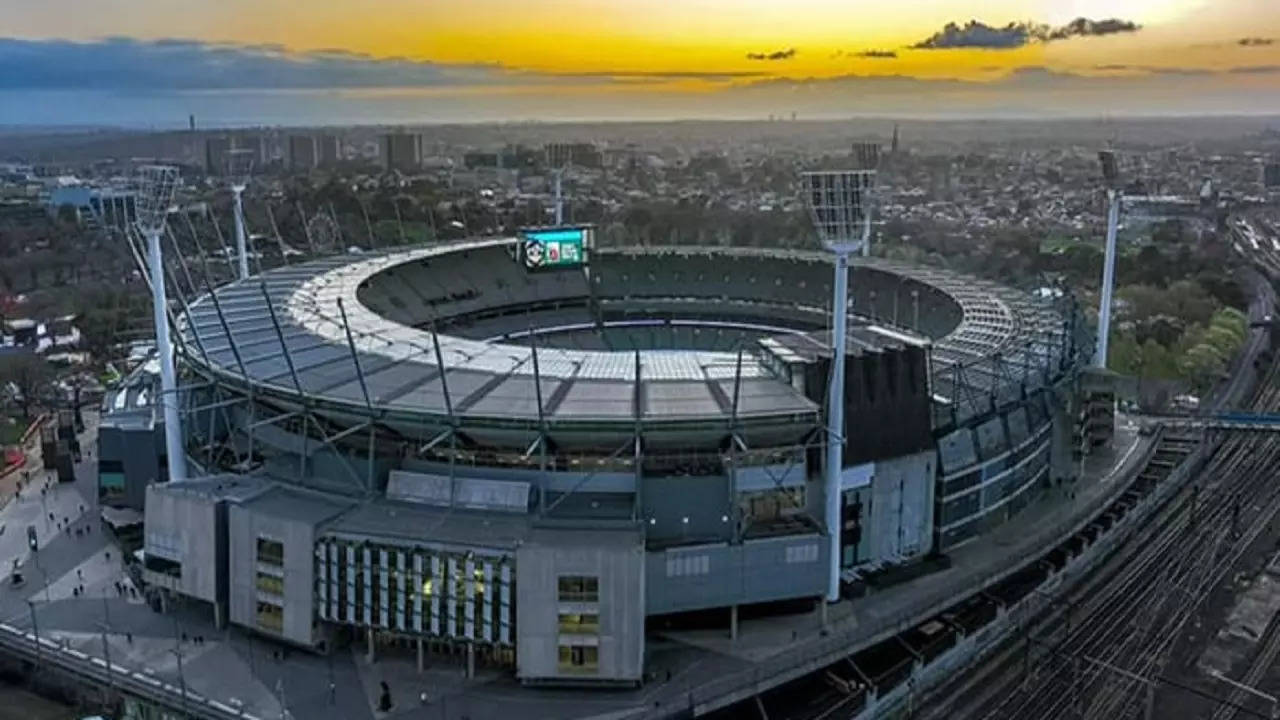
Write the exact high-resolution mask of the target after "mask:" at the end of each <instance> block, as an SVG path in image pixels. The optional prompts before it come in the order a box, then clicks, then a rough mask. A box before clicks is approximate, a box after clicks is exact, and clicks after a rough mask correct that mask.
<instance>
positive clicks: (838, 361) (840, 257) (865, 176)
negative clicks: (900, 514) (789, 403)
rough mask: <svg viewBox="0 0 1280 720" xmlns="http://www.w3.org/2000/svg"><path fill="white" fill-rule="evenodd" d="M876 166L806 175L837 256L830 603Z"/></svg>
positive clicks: (821, 232) (830, 407)
mask: <svg viewBox="0 0 1280 720" xmlns="http://www.w3.org/2000/svg"><path fill="white" fill-rule="evenodd" d="M875 178H876V171H875V170H827V171H819V172H807V173H804V174H803V175H801V179H802V187H803V192H804V193H805V204H806V205H808V207H809V214H810V215H811V217H812V218H813V225H814V228H815V229H816V230H817V231H818V238H819V239H820V240H822V244H823V245H825V246H826V247H827V249H828V250H830V251H831V252H833V253H834V254H835V281H834V282H833V283H832V294H831V330H832V338H831V346H832V347H831V382H830V394H829V395H828V400H827V463H826V465H827V466H826V482H825V489H826V507H825V510H826V513H825V521H826V526H827V533H828V535H829V538H828V539H829V543H830V572H829V575H828V583H827V601H828V602H836V601H838V600H839V599H840V509H841V497H840V475H841V469H842V468H843V466H844V437H845V433H844V364H845V345H846V340H845V338H846V328H847V325H848V319H849V255H850V254H851V253H854V252H857V251H858V250H859V249H860V248H862V247H864V246H865V245H866V243H867V240H868V238H869V237H870V235H871V193H872V190H873V188H874V187H875Z"/></svg>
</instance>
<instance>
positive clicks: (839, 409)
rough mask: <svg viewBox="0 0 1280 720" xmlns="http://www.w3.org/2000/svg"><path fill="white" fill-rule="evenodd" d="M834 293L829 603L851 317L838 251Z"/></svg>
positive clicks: (835, 567) (836, 560)
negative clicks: (846, 344)
mask: <svg viewBox="0 0 1280 720" xmlns="http://www.w3.org/2000/svg"><path fill="white" fill-rule="evenodd" d="M835 265H836V268H835V278H834V282H833V283H832V294H831V308H832V312H831V323H832V328H831V335H832V338H831V349H832V354H831V386H830V393H829V395H828V400H827V468H826V470H827V476H826V487H825V491H826V525H827V534H828V536H829V537H828V544H829V550H830V557H829V558H828V560H829V567H828V576H827V602H838V601H839V600H840V470H841V468H842V466H843V465H844V356H845V334H846V329H847V326H848V320H849V256H848V253H847V251H845V250H843V249H837V250H836V263H835Z"/></svg>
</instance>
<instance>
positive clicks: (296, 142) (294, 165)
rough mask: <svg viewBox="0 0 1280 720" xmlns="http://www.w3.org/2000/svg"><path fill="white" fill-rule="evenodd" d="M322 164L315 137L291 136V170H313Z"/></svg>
mask: <svg viewBox="0 0 1280 720" xmlns="http://www.w3.org/2000/svg"><path fill="white" fill-rule="evenodd" d="M319 162H320V152H319V148H318V147H317V143H316V137H315V136H314V135H290V136H289V169H290V170H293V171H295V172H296V171H301V170H313V169H315V167H316V166H317V165H318V164H319Z"/></svg>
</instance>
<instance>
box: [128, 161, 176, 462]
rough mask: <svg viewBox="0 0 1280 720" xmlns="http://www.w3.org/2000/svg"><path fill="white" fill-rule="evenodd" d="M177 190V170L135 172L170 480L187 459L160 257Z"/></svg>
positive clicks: (166, 167) (163, 168)
mask: <svg viewBox="0 0 1280 720" xmlns="http://www.w3.org/2000/svg"><path fill="white" fill-rule="evenodd" d="M177 187H178V169H177V168H175V167H172V166H170V165H145V166H143V167H141V168H139V170H138V196H137V199H136V200H135V207H136V213H137V220H136V222H137V226H138V232H140V233H142V236H143V237H144V238H146V239H147V265H148V269H149V272H150V274H151V309H152V313H153V315H154V320H155V326H156V354H157V355H158V356H159V358H160V404H161V408H162V409H163V411H164V440H165V451H166V454H167V455H168V462H169V481H170V482H177V481H181V480H184V479H186V477H187V457H186V454H185V452H184V451H183V448H182V425H181V422H180V420H179V419H178V379H177V373H176V372H175V370H174V367H173V344H172V343H171V342H170V340H169V313H168V306H169V301H168V298H166V297H165V287H164V275H165V273H164V262H163V260H162V258H161V256H160V235H161V234H162V233H163V232H164V223H165V217H166V216H167V215H168V214H169V208H170V205H171V204H172V203H173V194H174V191H175V190H176V189H177Z"/></svg>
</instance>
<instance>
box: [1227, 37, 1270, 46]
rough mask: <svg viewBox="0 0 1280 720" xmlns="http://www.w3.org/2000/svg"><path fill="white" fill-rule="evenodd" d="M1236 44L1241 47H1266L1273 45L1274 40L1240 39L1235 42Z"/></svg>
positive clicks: (1258, 38)
mask: <svg viewBox="0 0 1280 720" xmlns="http://www.w3.org/2000/svg"><path fill="white" fill-rule="evenodd" d="M1236 44H1237V45H1240V46H1242V47H1267V46H1268V45H1275V44H1276V39H1275V38H1264V37H1247V38H1240V39H1239V40H1237V41H1236Z"/></svg>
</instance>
